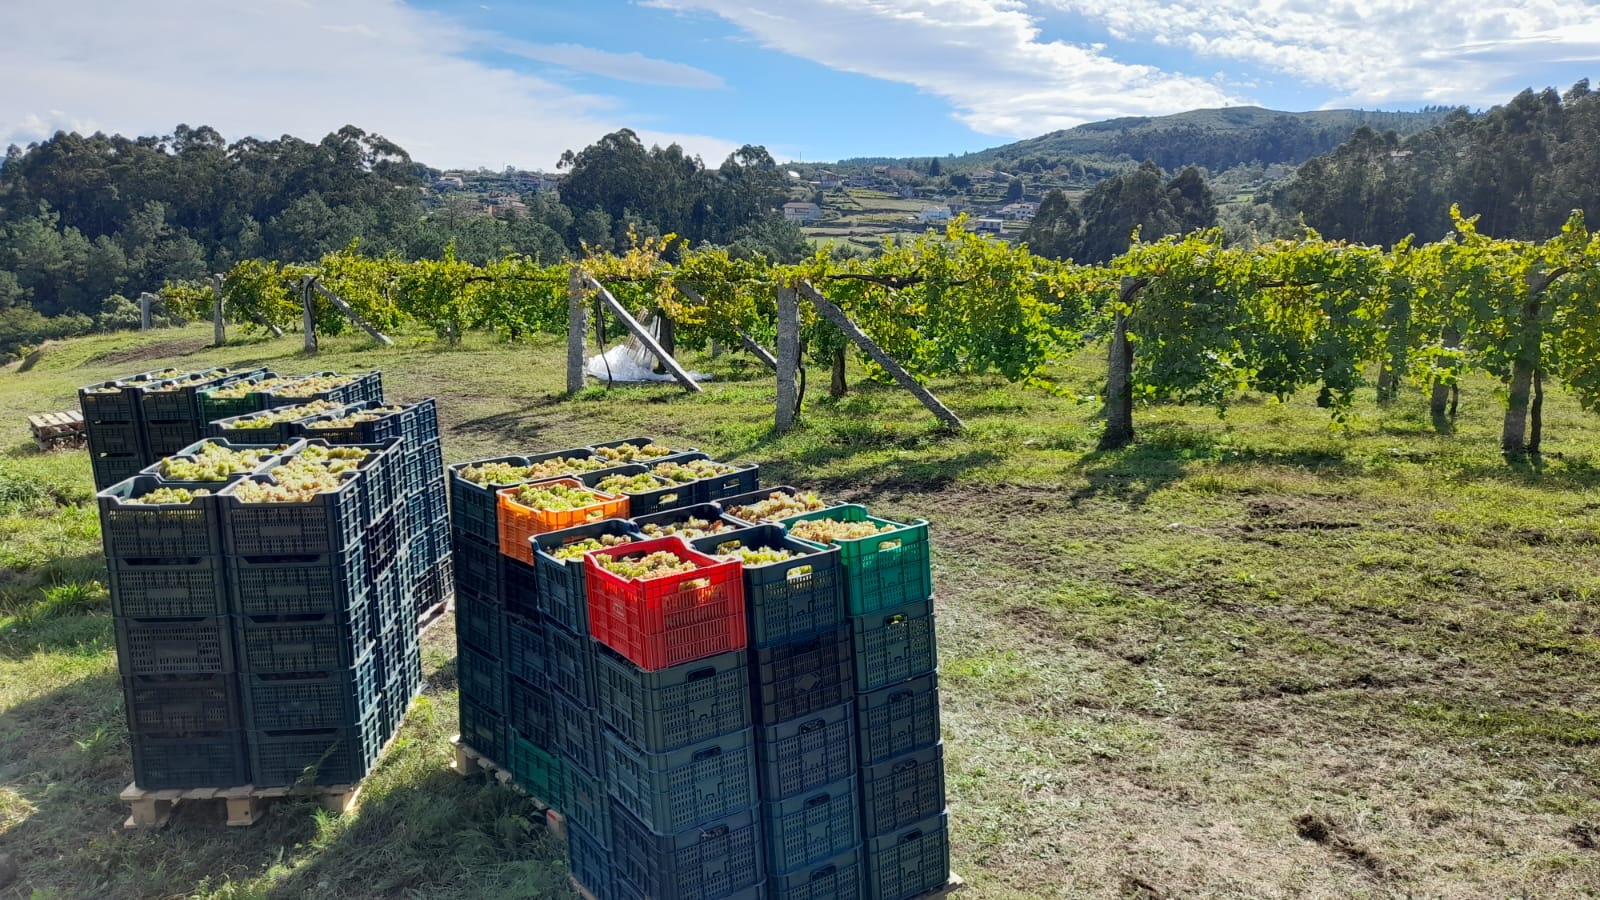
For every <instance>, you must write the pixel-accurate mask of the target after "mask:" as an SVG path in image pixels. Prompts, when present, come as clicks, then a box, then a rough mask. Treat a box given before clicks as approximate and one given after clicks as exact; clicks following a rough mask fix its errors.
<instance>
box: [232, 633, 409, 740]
mask: <svg viewBox="0 0 1600 900" xmlns="http://www.w3.org/2000/svg"><path fill="white" fill-rule="evenodd" d="M380 656H381V654H379V653H378V652H377V650H376V648H374V649H373V650H371V651H369V652H368V653H367V655H366V656H364V657H362V659H361V661H360V662H358V663H356V664H355V665H354V666H351V667H350V668H348V669H344V670H341V671H338V672H332V673H329V674H326V675H319V674H310V675H305V674H298V673H296V674H291V675H255V674H245V675H241V676H240V688H241V690H242V691H243V694H244V705H245V717H246V721H247V722H248V727H249V729H250V730H251V731H291V730H296V729H321V728H349V727H351V726H354V725H359V724H360V722H361V720H362V719H365V718H366V717H367V716H368V715H369V714H371V713H372V711H373V710H374V709H375V708H377V704H378V701H379V698H380V697H381V696H382V692H383V687H384V680H383V679H382V678H381V677H380V674H379V672H378V666H379V661H380Z"/></svg>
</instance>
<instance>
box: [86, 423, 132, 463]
mask: <svg viewBox="0 0 1600 900" xmlns="http://www.w3.org/2000/svg"><path fill="white" fill-rule="evenodd" d="M83 430H84V433H85V436H86V437H87V439H88V444H89V452H90V453H92V454H97V455H98V454H108V453H109V454H118V455H127V454H136V455H139V456H144V455H146V453H147V451H146V449H145V445H144V426H143V425H142V424H141V423H139V422H90V423H87V424H85V425H84V429H83Z"/></svg>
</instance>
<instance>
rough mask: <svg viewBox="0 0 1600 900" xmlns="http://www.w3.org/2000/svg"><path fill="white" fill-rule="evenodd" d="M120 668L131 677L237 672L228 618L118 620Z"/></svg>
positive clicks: (118, 657)
mask: <svg viewBox="0 0 1600 900" xmlns="http://www.w3.org/2000/svg"><path fill="white" fill-rule="evenodd" d="M116 623H117V668H118V669H120V670H121V671H122V674H123V675H124V676H128V675H212V674H216V673H219V672H232V671H234V654H233V635H232V633H231V631H232V629H231V627H230V626H231V624H232V620H230V619H229V618H228V617H226V616H206V617H203V618H192V619H117V620H116Z"/></svg>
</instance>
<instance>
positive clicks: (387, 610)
mask: <svg viewBox="0 0 1600 900" xmlns="http://www.w3.org/2000/svg"><path fill="white" fill-rule="evenodd" d="M409 566H410V559H409V557H408V556H402V557H401V559H400V561H399V564H398V565H392V566H390V567H389V568H388V569H386V570H385V571H384V572H383V573H382V574H380V575H377V576H375V577H373V578H372V587H371V588H370V590H371V591H372V593H371V598H372V599H371V603H372V606H373V608H374V612H373V615H374V616H375V617H376V629H377V631H378V633H379V634H382V633H383V632H385V631H390V630H392V629H395V628H398V627H400V626H401V625H403V624H405V625H409V624H410V623H411V619H412V615H411V609H410V606H409V601H408V600H407V599H406V591H405V585H403V584H401V582H403V581H404V580H405V577H406V571H407V570H408V568H409Z"/></svg>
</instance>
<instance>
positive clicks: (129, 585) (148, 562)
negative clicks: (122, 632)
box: [106, 556, 228, 619]
mask: <svg viewBox="0 0 1600 900" xmlns="http://www.w3.org/2000/svg"><path fill="white" fill-rule="evenodd" d="M106 571H107V576H108V578H107V581H108V584H109V588H110V591H111V613H112V615H116V616H124V617H128V618H136V619H167V618H183V617H194V616H221V615H226V614H227V612H228V586H227V581H226V579H225V577H224V574H223V566H222V560H221V558H220V557H216V556H202V557H199V558H197V559H183V560H169V559H131V560H130V559H119V558H116V557H111V558H109V559H107V560H106Z"/></svg>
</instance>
